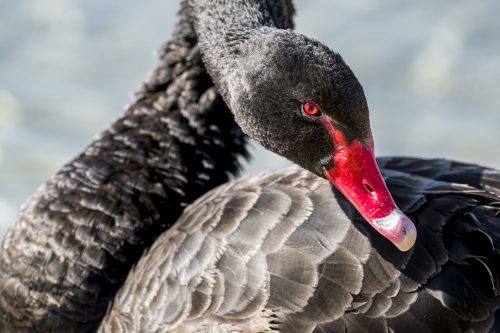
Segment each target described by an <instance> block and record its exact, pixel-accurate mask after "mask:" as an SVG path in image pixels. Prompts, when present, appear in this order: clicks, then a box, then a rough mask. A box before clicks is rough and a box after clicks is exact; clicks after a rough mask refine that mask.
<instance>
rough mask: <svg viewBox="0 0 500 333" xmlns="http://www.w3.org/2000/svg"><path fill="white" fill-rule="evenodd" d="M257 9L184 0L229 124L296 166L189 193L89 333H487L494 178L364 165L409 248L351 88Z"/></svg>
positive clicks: (495, 300)
mask: <svg viewBox="0 0 500 333" xmlns="http://www.w3.org/2000/svg"><path fill="white" fill-rule="evenodd" d="M273 3H274V2H272V1H259V0H254V1H228V0H197V1H190V2H189V4H190V6H191V11H190V14H191V17H192V22H193V24H194V26H195V31H196V33H197V36H198V43H199V45H200V49H201V51H202V54H203V60H204V62H205V65H206V66H207V70H208V73H209V74H210V75H211V77H212V78H213V79H214V82H215V85H216V86H217V88H218V90H219V92H220V93H221V95H222V96H223V98H224V100H225V101H226V102H227V103H228V105H229V107H230V109H231V111H232V112H233V113H234V116H235V119H236V121H237V122H238V124H240V126H241V127H242V129H243V131H244V132H245V133H247V134H248V135H249V136H250V137H252V138H254V139H255V140H257V141H258V142H259V143H261V144H262V145H263V146H264V147H266V148H268V149H269V150H271V151H274V152H276V153H278V154H280V155H282V156H285V157H287V158H288V159H290V160H292V161H294V162H295V163H297V164H298V165H300V166H302V167H303V168H305V169H307V170H308V171H305V170H302V169H299V168H292V169H290V170H288V171H286V172H283V173H264V174H260V175H257V176H255V177H249V178H244V179H241V180H238V181H234V182H230V183H228V184H225V185H223V186H221V187H218V188H216V189H214V190H213V191H211V192H209V193H207V194H206V195H204V196H203V197H201V198H200V199H198V200H197V201H196V202H195V203H194V204H192V205H191V206H189V207H188V208H187V209H186V210H185V212H184V214H183V215H182V216H181V218H180V220H179V221H178V222H177V223H176V225H174V226H173V227H172V228H171V229H170V230H168V231H167V232H165V233H164V234H163V235H162V236H160V237H159V239H158V240H157V241H156V242H155V244H154V245H153V246H152V248H151V249H149V250H148V251H147V253H146V254H145V255H144V256H143V258H142V259H141V260H140V261H139V262H138V264H137V266H136V267H135V268H134V269H133V270H132V271H131V272H130V274H129V276H128V278H127V281H126V282H125V284H124V286H123V287H122V288H121V290H120V291H119V292H118V294H117V296H116V297H115V298H114V300H113V304H112V306H111V307H110V310H109V312H108V313H107V316H106V317H105V318H104V320H103V323H102V325H101V327H100V331H101V332H127V331H132V332H274V331H279V332H498V331H499V330H500V310H498V308H499V307H500V287H499V282H500V271H499V270H500V253H499V246H500V173H499V172H498V171H495V170H491V169H486V168H481V167H478V166H473V165H467V164H461V163H456V162H452V161H447V160H419V159H410V158H392V159H382V160H379V166H380V167H381V169H382V170H383V173H384V175H385V180H386V182H387V185H388V186H389V188H390V189H391V193H392V195H393V196H394V199H395V201H396V202H397V204H398V206H399V207H400V208H402V209H403V211H405V213H407V214H408V215H409V216H411V217H412V220H413V221H415V223H416V225H417V229H418V237H417V241H416V243H415V244H414V241H415V236H416V232H415V229H414V225H413V224H412V223H411V222H409V220H408V219H407V218H406V217H405V216H404V215H403V214H402V213H401V212H400V211H399V209H398V208H396V206H395V205H394V204H393V202H392V198H391V196H390V195H389V194H388V192H387V191H386V189H385V184H384V182H383V181H382V180H381V178H379V176H378V169H377V166H376V164H375V162H374V154H373V140H372V138H371V134H370V127H369V120H368V108H367V104H366V100H365V97H364V93H363V90H362V87H361V85H360V84H359V83H358V81H357V79H356V78H355V76H354V74H353V73H352V72H351V70H350V69H349V68H348V66H347V65H346V64H345V63H344V62H343V60H342V59H341V57H340V56H339V55H338V54H336V53H335V52H333V51H331V50H330V49H329V48H327V47H326V46H324V45H323V44H321V43H319V42H317V41H315V40H312V39H310V38H307V37H305V36H302V35H300V34H297V33H294V32H292V31H290V30H283V29H279V27H277V25H276V21H275V19H274V16H273V12H272V8H273V6H272V5H273ZM325 178H326V179H327V180H328V181H327V180H326V179H325ZM330 183H331V184H333V185H334V186H335V187H336V189H332V187H331V184H330ZM340 193H342V194H343V195H342V194H340ZM346 198H347V199H348V200H349V201H350V202H348V201H347V200H346ZM353 206H354V207H355V208H356V209H354V208H353ZM361 216H363V217H364V219H363V217H361ZM365 220H366V221H367V222H369V224H370V226H367V224H366V223H365V222H364V221H365ZM391 242H392V244H391ZM394 245H396V246H397V247H399V249H397V248H396V247H395V246H394ZM413 245H414V246H413ZM401 250H402V251H401Z"/></svg>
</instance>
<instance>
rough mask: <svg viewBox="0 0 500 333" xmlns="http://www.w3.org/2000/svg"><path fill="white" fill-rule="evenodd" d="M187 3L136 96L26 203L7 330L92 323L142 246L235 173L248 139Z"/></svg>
mask: <svg viewBox="0 0 500 333" xmlns="http://www.w3.org/2000/svg"><path fill="white" fill-rule="evenodd" d="M188 11H189V9H188V7H187V6H186V3H183V7H182V10H181V20H180V22H179V24H178V25H177V29H176V32H175V33H174V38H173V40H172V41H170V42H169V43H167V44H166V45H165V46H164V48H163V50H162V51H161V54H160V61H159V64H158V66H157V68H156V69H155V70H154V72H153V74H152V76H151V78H150V79H149V80H148V81H147V82H146V83H145V84H144V85H143V87H142V89H141V90H140V92H139V93H138V95H137V100H136V101H135V102H134V103H133V104H132V105H131V106H130V107H129V108H128V110H127V111H126V113H125V115H124V116H123V117H121V118H120V119H118V120H117V121H116V122H115V123H114V124H113V125H112V126H111V127H110V128H109V129H108V130H106V131H105V132H104V133H103V134H102V135H101V136H100V138H99V139H97V140H96V141H94V142H93V143H91V144H90V146H89V147H88V148H87V149H86V150H85V151H84V152H83V153H82V154H80V155H79V156H78V157H77V158H75V159H74V160H73V161H71V162H70V163H68V164H67V165H66V166H64V167H63V168H62V169H61V170H60V171H59V172H58V173H57V174H56V175H55V176H54V177H53V178H52V179H51V180H49V181H48V182H47V183H46V184H45V185H44V186H43V187H42V188H41V189H40V190H39V191H38V192H37V193H36V194H35V195H34V196H33V197H32V198H30V199H29V200H28V202H27V203H26V204H25V206H24V208H23V210H22V211H21V213H20V215H19V218H18V221H17V223H16V224H15V225H14V226H13V227H12V228H10V230H9V231H8V233H7V235H6V236H5V238H4V240H3V242H2V247H1V250H0V331H1V332H5V331H7V332H93V331H95V330H96V327H97V325H98V324H99V322H100V320H101V319H102V317H103V315H104V313H105V311H106V308H107V305H108V303H109V302H110V301H111V300H112V299H113V297H114V295H115V293H116V291H117V289H118V288H119V287H120V286H121V284H122V282H123V281H124V280H125V278H126V276H127V273H128V271H129V270H130V268H131V267H132V265H133V264H134V263H135V262H136V261H137V260H138V258H139V257H140V256H141V254H142V252H143V251H144V249H145V248H148V247H149V246H150V244H151V243H152V242H153V241H154V240H155V239H156V237H157V236H158V235H159V234H160V233H161V232H162V231H164V230H165V229H168V228H169V227H170V226H171V225H172V224H173V223H175V221H176V220H177V218H178V217H179V215H180V214H181V213H182V211H183V209H184V207H185V206H186V205H188V204H189V203H190V202H192V201H194V200H195V199H196V198H197V197H198V196H200V195H201V194H203V193H205V192H206V191H208V190H210V189H211V188H213V187H215V186H217V185H219V184H221V183H223V182H225V181H227V180H228V178H229V176H230V175H231V174H235V173H237V172H238V169H239V159H241V157H245V156H246V155H247V153H246V148H245V143H246V137H245V136H244V135H243V133H242V132H241V130H240V129H239V127H238V126H237V125H236V124H235V122H234V120H233V116H232V115H231V113H230V112H229V110H228V109H227V107H226V105H225V104H224V102H223V101H222V99H221V98H220V96H219V94H218V93H217V91H216V89H215V88H214V87H213V83H212V80H211V78H210V77H209V76H208V74H207V73H206V71H205V68H204V65H203V63H202V61H201V55H200V52H199V49H198V48H197V39H196V35H195V34H194V31H193V29H192V26H191V23H190V20H189V19H188V16H187V13H188Z"/></svg>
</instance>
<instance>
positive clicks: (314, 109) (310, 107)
mask: <svg viewBox="0 0 500 333" xmlns="http://www.w3.org/2000/svg"><path fill="white" fill-rule="evenodd" d="M302 110H304V113H305V114H307V115H308V116H319V115H321V111H320V110H319V106H318V105H317V104H316V103H314V102H311V101H309V102H305V103H304V105H303V107H302Z"/></svg>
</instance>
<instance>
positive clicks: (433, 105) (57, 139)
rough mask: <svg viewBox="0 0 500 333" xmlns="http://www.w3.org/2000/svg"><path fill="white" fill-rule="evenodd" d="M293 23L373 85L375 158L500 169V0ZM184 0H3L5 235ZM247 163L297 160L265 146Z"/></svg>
mask: <svg viewBox="0 0 500 333" xmlns="http://www.w3.org/2000/svg"><path fill="white" fill-rule="evenodd" d="M295 3H296V7H297V16H296V30H298V31H299V32H301V33H304V34H306V35H308V36H311V37H315V38H316V39H319V40H321V41H323V42H325V43H326V44H327V45H329V46H330V47H331V48H333V49H334V50H336V51H338V52H340V54H342V56H343V58H344V59H345V60H346V62H347V63H348V64H349V65H350V66H351V68H352V69H353V70H354V72H355V73H356V75H357V76H358V78H359V80H360V81H361V82H362V83H363V86H364V89H365V93H366V95H367V98H368V103H369V106H370V110H371V122H372V130H373V133H374V137H375V143H376V147H377V154H378V155H411V156H422V157H447V158H452V159H458V160H463V161H468V162H474V163H479V164H483V165H488V166H492V167H497V168H500V153H499V144H500V93H499V91H498V90H499V86H500V85H499V83H500V57H499V54H500V38H499V36H500V20H498V15H499V13H500V2H499V1H497V0H483V1H470V0H446V1H444V0H443V1H439V2H437V1H431V0H423V1H412V2H409V1H397V0H357V1H351V0H335V1H332V0H316V1H313V0H300V1H296V2H295ZM177 9H178V3H177V1H173V0H147V1H133V0H122V1H118V2H117V1H110V0H103V1H84V0H51V1H40V0H23V1H16V0H0V234H1V233H3V232H4V231H5V229H6V228H7V227H8V226H9V225H10V224H11V223H12V222H13V221H14V219H15V214H16V212H17V210H18V207H19V206H20V204H21V203H22V202H23V201H24V200H25V199H26V198H27V197H28V195H29V194H30V193H32V192H33V191H34V190H35V189H36V188H37V187H38V186H39V185H40V184H42V183H43V182H44V181H45V180H46V179H47V178H48V177H49V176H50V175H52V174H53V173H54V172H56V171H57V169H58V168H60V167H61V165H62V164H63V163H65V162H67V161H68V160H70V159H71V158H72V157H73V156H75V155H76V154H77V153H78V152H79V151H81V150H82V149H83V148H84V147H85V146H86V144H88V143H89V142H90V141H91V140H92V139H93V137H94V136H95V135H96V134H97V133H98V132H99V131H101V130H102V129H104V128H105V127H106V126H107V125H108V124H110V123H111V122H112V120H113V119H115V118H117V117H118V116H119V115H120V114H121V113H122V112H123V110H124V106H125V105H126V104H127V103H129V102H130V101H131V93H132V92H133V91H135V90H136V89H137V88H138V87H139V84H140V82H142V81H143V80H144V79H145V78H146V77H147V75H148V73H149V72H150V71H151V70H152V69H153V67H154V64H155V62H156V57H155V56H154V55H153V51H154V50H156V49H158V48H159V46H160V45H161V44H162V42H163V41H165V40H166V39H167V38H168V37H169V36H170V35H171V32H172V29H173V26H174V23H175V20H176V18H175V13H176V12H177ZM254 152H255V154H254V159H253V161H252V162H251V163H250V164H249V165H248V166H247V168H246V171H245V172H246V173H252V172H256V171H259V170H266V169H276V168H279V167H282V166H284V165H287V164H288V162H287V161H285V160H283V159H281V158H278V157H276V156H274V155H273V154H272V153H269V152H265V151H264V150H263V149H261V148H258V147H257V146H255V148H254Z"/></svg>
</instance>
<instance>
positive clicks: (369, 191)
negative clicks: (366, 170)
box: [363, 181, 375, 195]
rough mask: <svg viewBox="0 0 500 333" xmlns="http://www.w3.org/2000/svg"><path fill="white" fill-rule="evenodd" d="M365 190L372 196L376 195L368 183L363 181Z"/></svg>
mask: <svg viewBox="0 0 500 333" xmlns="http://www.w3.org/2000/svg"><path fill="white" fill-rule="evenodd" d="M363 188H364V189H365V191H366V192H368V193H369V194H371V195H375V190H374V189H373V187H371V186H370V184H368V183H367V182H366V181H363Z"/></svg>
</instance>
